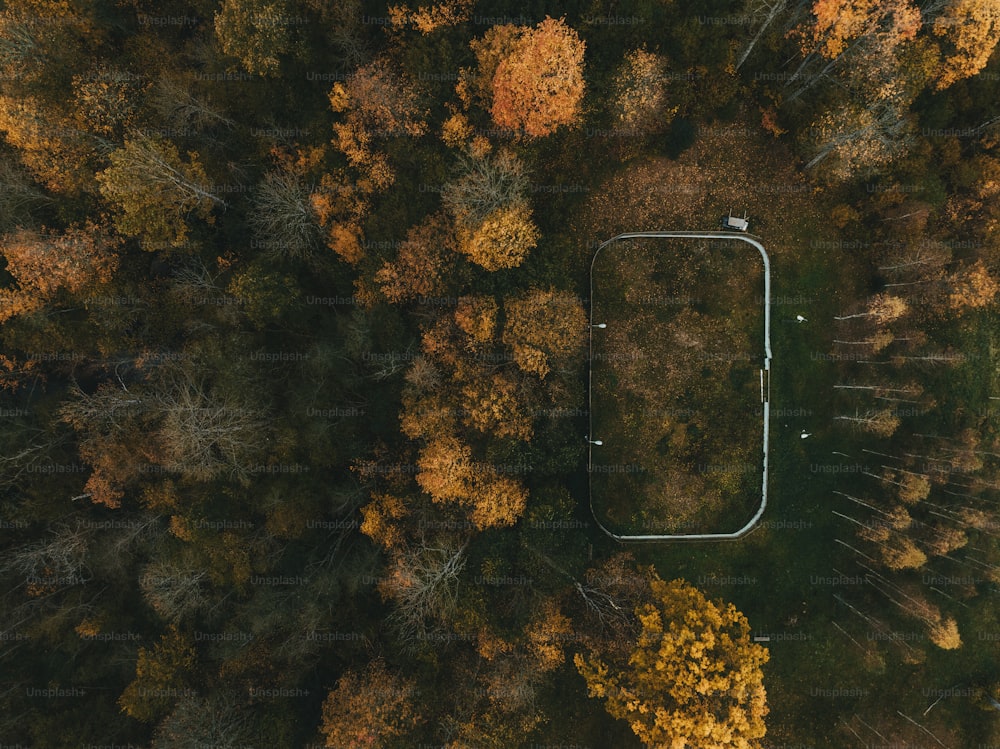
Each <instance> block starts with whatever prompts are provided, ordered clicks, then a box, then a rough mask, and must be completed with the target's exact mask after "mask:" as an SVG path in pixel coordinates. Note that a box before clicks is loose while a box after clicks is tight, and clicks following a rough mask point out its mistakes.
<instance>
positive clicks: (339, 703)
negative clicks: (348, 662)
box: [321, 660, 420, 749]
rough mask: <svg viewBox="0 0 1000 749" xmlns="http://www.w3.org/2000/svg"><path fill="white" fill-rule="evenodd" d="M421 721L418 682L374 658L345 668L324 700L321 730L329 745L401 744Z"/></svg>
mask: <svg viewBox="0 0 1000 749" xmlns="http://www.w3.org/2000/svg"><path fill="white" fill-rule="evenodd" d="M419 723H420V715H419V713H418V705H417V683H416V681H414V680H413V679H409V678H407V677H405V676H403V675H402V674H398V673H394V672H392V671H390V670H389V669H388V668H386V666H385V663H384V662H383V661H381V660H375V661H371V662H370V663H369V664H368V665H367V666H366V667H365V668H364V670H363V671H361V672H360V673H359V672H357V671H355V670H348V671H346V672H345V673H344V674H343V676H341V677H340V679H339V680H338V681H337V686H336V687H335V688H334V689H332V690H330V692H329V694H327V696H326V699H325V700H324V702H323V724H322V728H321V730H322V731H323V735H324V736H325V738H326V745H327V746H328V747H330V749H362V748H363V747H384V748H385V749H391V748H392V747H402V746H404V745H410V743H412V742H409V743H407V742H406V736H407V735H408V734H409V733H410V732H411V731H412V730H413V729H414V728H416V727H417V725H418V724H419Z"/></svg>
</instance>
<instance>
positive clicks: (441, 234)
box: [375, 213, 457, 304]
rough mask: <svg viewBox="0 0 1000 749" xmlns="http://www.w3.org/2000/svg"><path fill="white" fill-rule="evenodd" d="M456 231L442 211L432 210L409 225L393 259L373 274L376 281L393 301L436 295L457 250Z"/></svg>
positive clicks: (443, 286)
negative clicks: (418, 221)
mask: <svg viewBox="0 0 1000 749" xmlns="http://www.w3.org/2000/svg"><path fill="white" fill-rule="evenodd" d="M456 249H457V245H456V243H455V232H454V229H453V227H452V225H451V222H450V221H448V219H447V216H445V215H444V214H443V213H434V214H431V215H429V216H427V217H426V218H425V219H424V220H423V221H421V222H420V223H419V224H416V225H415V226H412V227H410V229H409V231H407V233H406V239H405V240H403V241H402V242H401V243H400V245H399V249H398V250H397V252H396V257H395V259H394V260H386V261H385V262H384V263H383V264H382V267H381V268H379V270H378V271H376V273H375V282H376V283H377V284H378V285H379V288H380V289H381V291H382V293H383V294H384V295H385V297H386V299H388V300H389V301H390V302H392V303H394V304H399V303H400V302H406V301H410V300H414V299H419V298H420V297H429V296H436V295H439V294H441V293H442V292H443V291H444V288H445V279H446V278H447V276H448V269H449V266H450V265H451V260H452V254H453V253H454V252H455V251H456Z"/></svg>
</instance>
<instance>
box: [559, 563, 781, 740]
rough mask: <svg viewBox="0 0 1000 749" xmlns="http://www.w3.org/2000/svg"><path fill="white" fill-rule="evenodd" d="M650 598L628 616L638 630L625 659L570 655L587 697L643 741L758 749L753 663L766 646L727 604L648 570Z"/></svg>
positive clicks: (763, 707)
mask: <svg viewBox="0 0 1000 749" xmlns="http://www.w3.org/2000/svg"><path fill="white" fill-rule="evenodd" d="M648 574H649V576H650V587H651V590H652V595H653V599H652V601H651V602H649V603H645V604H642V605H640V606H638V607H637V608H636V610H635V614H636V616H637V617H638V619H639V623H640V625H641V631H640V634H639V637H638V641H637V642H636V643H635V646H634V648H633V650H632V652H631V655H630V657H629V658H628V662H627V663H605V662H604V661H603V660H602V658H601V656H600V654H597V653H591V654H589V655H588V656H586V657H584V656H583V655H581V654H577V655H576V657H575V658H574V661H575V663H576V667H577V670H578V671H579V672H580V674H581V675H582V676H583V677H584V679H585V680H586V682H587V689H588V691H589V693H590V696H591V697H599V698H601V699H603V700H604V703H605V708H606V709H607V711H608V713H610V714H611V715H612V716H614V717H616V718H621V719H623V720H627V721H628V722H629V724H630V725H631V727H632V730H633V731H634V732H635V734H636V735H637V736H638V737H639V739H640V740H641V741H642V742H643V744H645V745H646V746H651V747H672V748H676V749H721V748H723V747H734V748H735V747H739V748H740V749H754V748H755V747H759V746H760V744H759V742H758V739H760V738H762V737H763V736H764V734H765V732H766V728H765V726H764V717H765V716H766V715H767V713H768V708H767V700H766V693H765V691H764V684H763V672H762V671H761V666H763V665H764V664H765V663H767V660H768V651H767V650H766V649H765V648H763V647H762V646H760V645H755V644H754V643H752V642H751V641H750V625H749V623H748V622H747V619H746V617H745V616H743V614H741V613H740V612H739V611H737V610H736V608H735V607H734V606H733V605H732V604H722V603H721V602H720V603H714V602H712V601H709V600H708V599H706V598H705V596H704V595H703V594H702V593H701V592H700V591H699V590H697V589H696V588H694V587H693V586H691V585H690V584H688V583H687V582H685V581H683V580H673V581H672V582H669V583H668V582H665V581H663V580H661V579H660V578H659V577H658V576H657V575H656V573H655V572H652V571H650V572H649V573H648Z"/></svg>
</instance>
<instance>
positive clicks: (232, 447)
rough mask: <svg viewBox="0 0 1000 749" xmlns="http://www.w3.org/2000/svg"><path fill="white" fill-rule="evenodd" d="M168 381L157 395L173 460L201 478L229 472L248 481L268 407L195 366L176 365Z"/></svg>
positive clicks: (262, 438)
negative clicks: (218, 386) (225, 390)
mask: <svg viewBox="0 0 1000 749" xmlns="http://www.w3.org/2000/svg"><path fill="white" fill-rule="evenodd" d="M164 380H165V381H163V382H161V383H160V384H159V387H158V389H157V393H156V399H157V404H158V407H159V409H160V410H161V411H162V414H163V419H162V422H161V426H160V431H159V434H160V437H161V439H162V441H163V445H164V447H165V449H166V453H167V456H166V457H167V459H168V461H169V462H170V464H172V465H173V466H174V467H176V468H177V470H178V471H179V472H180V473H181V474H183V475H186V476H188V477H190V478H194V479H197V480H209V479H212V478H214V477H216V476H219V475H222V474H228V475H229V476H231V477H234V478H236V479H238V480H240V481H244V482H246V481H248V480H249V476H250V473H251V469H252V467H253V465H252V460H253V459H254V457H255V456H257V455H258V454H259V451H260V449H261V448H262V446H263V443H264V441H265V438H266V437H267V431H268V426H269V423H270V419H269V418H268V416H267V414H266V412H265V411H264V410H262V409H261V408H259V407H258V408H254V407H251V406H250V405H249V402H246V401H242V400H237V399H236V398H235V397H232V396H229V395H224V394H221V393H220V392H218V390H215V389H212V388H209V386H208V385H207V383H206V380H205V376H204V374H203V373H202V372H200V371H197V369H196V368H195V367H194V366H178V367H171V368H170V371H169V372H168V373H167V375H166V377H165V378H164Z"/></svg>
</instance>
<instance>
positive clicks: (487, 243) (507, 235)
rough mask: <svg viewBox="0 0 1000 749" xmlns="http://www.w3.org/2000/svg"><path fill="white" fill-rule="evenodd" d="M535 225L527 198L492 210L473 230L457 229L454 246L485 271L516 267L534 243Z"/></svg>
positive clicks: (535, 241)
mask: <svg viewBox="0 0 1000 749" xmlns="http://www.w3.org/2000/svg"><path fill="white" fill-rule="evenodd" d="M540 236H541V235H540V233H539V231H538V227H537V226H535V222H534V221H533V220H532V218H531V208H530V207H529V206H528V204H527V202H525V201H519V202H517V203H514V204H512V205H509V206H503V207H501V208H497V209H496V210H494V211H492V212H491V213H490V214H489V215H488V216H487V217H486V219H485V220H484V221H483V222H482V223H481V224H480V225H479V226H478V227H477V228H476V229H475V230H473V231H468V230H466V229H464V228H459V230H458V240H459V244H458V248H459V250H460V251H461V252H463V253H464V254H465V255H467V256H468V258H469V259H470V260H472V262H474V263H476V264H477V265H481V266H482V267H483V268H485V269H486V270H489V271H494V270H500V269H505V268H516V267H518V266H519V265H520V264H521V263H523V262H524V259H525V258H526V257H527V256H528V253H529V252H531V250H532V249H534V247H535V245H537V244H538V239H539V237H540Z"/></svg>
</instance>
